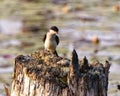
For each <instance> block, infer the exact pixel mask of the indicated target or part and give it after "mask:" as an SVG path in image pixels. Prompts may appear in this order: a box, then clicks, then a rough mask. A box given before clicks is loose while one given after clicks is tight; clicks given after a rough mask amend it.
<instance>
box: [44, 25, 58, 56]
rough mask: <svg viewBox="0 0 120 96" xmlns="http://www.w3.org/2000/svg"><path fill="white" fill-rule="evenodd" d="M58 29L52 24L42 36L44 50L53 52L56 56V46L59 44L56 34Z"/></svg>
mask: <svg viewBox="0 0 120 96" xmlns="http://www.w3.org/2000/svg"><path fill="white" fill-rule="evenodd" d="M58 31H59V29H58V28H57V27H56V26H52V27H51V28H50V29H49V31H48V32H47V33H46V34H45V36H44V38H43V42H44V48H45V50H47V51H49V52H51V53H53V54H55V55H56V56H58V54H57V51H56V47H57V45H58V44H59V37H58V35H57V34H58Z"/></svg>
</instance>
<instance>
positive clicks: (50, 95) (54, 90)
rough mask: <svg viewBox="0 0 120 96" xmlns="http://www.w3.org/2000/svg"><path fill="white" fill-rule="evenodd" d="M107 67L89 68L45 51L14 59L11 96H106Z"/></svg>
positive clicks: (74, 55) (106, 65) (79, 62)
mask: <svg viewBox="0 0 120 96" xmlns="http://www.w3.org/2000/svg"><path fill="white" fill-rule="evenodd" d="M109 68H110V63H109V62H108V61H106V63H105V64H101V63H99V62H97V63H95V64H89V62H88V60H87V58H86V57H84V58H83V60H79V59H78V55H77V53H76V51H75V50H73V52H72V58H71V60H69V59H67V58H63V57H56V56H54V55H53V54H51V53H49V52H46V51H44V50H39V51H37V52H34V53H31V54H30V55H27V56H24V55H19V56H17V57H16V58H15V64H14V72H13V81H12V88H11V96H107V90H108V75H109Z"/></svg>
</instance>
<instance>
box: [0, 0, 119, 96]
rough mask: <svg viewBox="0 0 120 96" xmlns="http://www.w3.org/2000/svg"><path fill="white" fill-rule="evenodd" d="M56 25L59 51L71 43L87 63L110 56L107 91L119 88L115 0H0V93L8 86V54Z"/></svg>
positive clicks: (35, 44) (36, 44)
mask: <svg viewBox="0 0 120 96" xmlns="http://www.w3.org/2000/svg"><path fill="white" fill-rule="evenodd" d="M53 25H55V26H58V28H59V29H60V32H59V36H60V44H59V46H58V47H57V51H58V53H59V55H60V56H66V57H68V58H70V54H71V52H72V50H73V48H75V49H76V51H77V53H78V55H79V58H80V59H82V58H83V57H84V56H87V58H88V59H89V61H90V63H91V62H95V61H96V60H99V61H100V62H102V63H104V62H105V60H109V61H110V62H111V68H110V77H109V88H108V96H119V95H120V89H119V88H118V85H120V0H89V1H88V0H0V96H5V92H4V84H6V85H7V86H9V90H10V87H11V81H12V71H13V64H14V58H15V57H16V56H17V55H20V54H29V53H31V52H34V51H36V50H37V49H39V48H41V47H43V43H42V37H43V35H44V34H45V32H47V31H48V28H49V27H51V26H53Z"/></svg>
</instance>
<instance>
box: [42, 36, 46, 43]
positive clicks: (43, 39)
mask: <svg viewBox="0 0 120 96" xmlns="http://www.w3.org/2000/svg"><path fill="white" fill-rule="evenodd" d="M45 39H46V34H45V35H44V37H43V39H42V41H43V42H45Z"/></svg>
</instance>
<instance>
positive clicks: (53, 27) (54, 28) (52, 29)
mask: <svg viewBox="0 0 120 96" xmlns="http://www.w3.org/2000/svg"><path fill="white" fill-rule="evenodd" d="M50 31H54V32H56V33H58V31H59V29H58V28H57V27H56V26H52V27H50Z"/></svg>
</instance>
